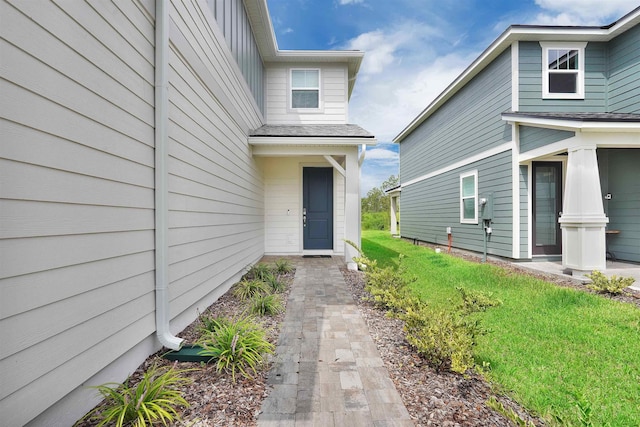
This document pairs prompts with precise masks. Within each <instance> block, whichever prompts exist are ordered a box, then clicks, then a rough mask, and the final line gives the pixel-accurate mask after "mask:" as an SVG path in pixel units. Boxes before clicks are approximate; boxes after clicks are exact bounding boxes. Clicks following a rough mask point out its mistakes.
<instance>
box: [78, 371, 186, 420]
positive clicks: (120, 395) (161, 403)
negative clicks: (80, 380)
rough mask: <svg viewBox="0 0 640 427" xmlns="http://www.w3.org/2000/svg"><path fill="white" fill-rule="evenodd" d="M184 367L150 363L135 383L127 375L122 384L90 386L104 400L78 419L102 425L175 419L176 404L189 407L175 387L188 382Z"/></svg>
mask: <svg viewBox="0 0 640 427" xmlns="http://www.w3.org/2000/svg"><path fill="white" fill-rule="evenodd" d="M184 372H186V370H178V369H176V365H175V364H174V365H172V366H157V365H153V366H152V367H151V368H149V369H148V370H147V371H146V372H145V373H144V374H143V376H142V379H141V380H140V382H139V383H138V384H137V385H136V386H132V385H131V384H130V378H129V379H127V381H125V382H124V383H123V384H115V383H107V384H102V385H99V386H97V387H94V388H96V389H97V390H98V393H100V395H101V396H102V398H103V399H104V403H103V404H102V405H100V406H98V407H96V408H95V409H94V410H92V411H91V412H89V413H88V414H87V415H85V416H84V418H83V419H82V420H90V421H98V422H99V423H98V424H97V425H98V427H101V426H104V425H116V426H117V427H122V426H124V425H129V424H131V425H134V426H136V427H143V426H148V425H149V426H150V425H152V424H154V423H156V422H162V424H163V425H165V426H166V425H168V424H167V423H170V422H173V421H174V420H179V419H180V416H179V414H178V412H177V411H176V407H180V406H184V407H187V406H189V403H187V401H186V400H185V399H184V398H183V397H182V395H181V393H180V391H179V390H178V388H179V387H180V386H182V385H184V384H188V383H190V382H191V380H190V379H189V378H186V377H183V376H182V374H183V373H184Z"/></svg>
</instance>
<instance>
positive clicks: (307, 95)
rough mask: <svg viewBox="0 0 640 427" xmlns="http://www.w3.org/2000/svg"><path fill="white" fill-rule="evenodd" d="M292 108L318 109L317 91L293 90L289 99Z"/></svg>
mask: <svg viewBox="0 0 640 427" xmlns="http://www.w3.org/2000/svg"><path fill="white" fill-rule="evenodd" d="M291 107H292V108H318V91H317V90H294V91H293V93H292V97H291Z"/></svg>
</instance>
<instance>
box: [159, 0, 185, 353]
mask: <svg viewBox="0 0 640 427" xmlns="http://www.w3.org/2000/svg"><path fill="white" fill-rule="evenodd" d="M155 39H156V40H155V41H156V52H155V53H156V55H155V61H156V67H155V140H154V143H155V221H156V224H155V247H156V259H155V271H156V285H155V291H156V336H157V337H158V340H159V341H160V343H161V344H162V345H163V346H165V347H167V348H170V349H171V350H178V349H180V347H181V345H182V341H183V340H182V339H181V338H178V337H176V336H174V335H172V334H171V332H170V330H169V320H170V319H169V288H168V283H169V274H168V258H167V252H168V250H169V245H168V242H167V234H168V225H167V213H168V204H167V198H168V185H167V181H168V179H167V176H168V169H167V161H168V157H169V155H168V150H167V143H168V140H169V134H168V131H167V127H168V122H169V77H168V76H169V55H168V54H169V12H168V8H167V0H157V1H156V29H155Z"/></svg>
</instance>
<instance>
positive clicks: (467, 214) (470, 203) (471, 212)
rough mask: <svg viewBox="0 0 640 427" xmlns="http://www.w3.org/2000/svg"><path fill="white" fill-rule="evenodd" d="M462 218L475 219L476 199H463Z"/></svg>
mask: <svg viewBox="0 0 640 427" xmlns="http://www.w3.org/2000/svg"><path fill="white" fill-rule="evenodd" d="M462 207H463V209H462V217H463V218H464V219H475V218H476V199H475V197H471V198H469V199H464V200H463V201H462Z"/></svg>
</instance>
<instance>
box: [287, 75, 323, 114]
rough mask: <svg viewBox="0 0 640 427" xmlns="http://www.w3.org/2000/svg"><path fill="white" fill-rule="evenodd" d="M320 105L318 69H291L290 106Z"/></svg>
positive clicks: (311, 106)
mask: <svg viewBox="0 0 640 427" xmlns="http://www.w3.org/2000/svg"><path fill="white" fill-rule="evenodd" d="M319 107H320V70H291V108H314V109H318V108H319Z"/></svg>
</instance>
